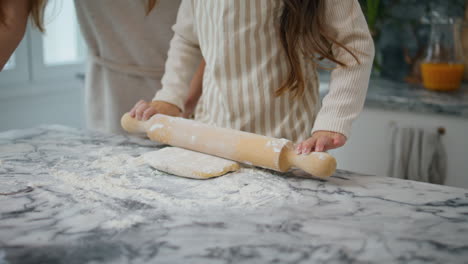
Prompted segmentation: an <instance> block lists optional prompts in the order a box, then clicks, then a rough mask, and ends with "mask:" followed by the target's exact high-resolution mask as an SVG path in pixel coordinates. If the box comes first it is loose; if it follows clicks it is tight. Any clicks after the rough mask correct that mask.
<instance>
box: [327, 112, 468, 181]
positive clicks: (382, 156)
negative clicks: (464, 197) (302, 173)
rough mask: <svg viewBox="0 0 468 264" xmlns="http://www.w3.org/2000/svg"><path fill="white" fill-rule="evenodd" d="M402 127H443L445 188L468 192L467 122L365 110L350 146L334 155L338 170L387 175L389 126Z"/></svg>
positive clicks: (428, 115) (336, 151) (348, 143)
mask: <svg viewBox="0 0 468 264" xmlns="http://www.w3.org/2000/svg"><path fill="white" fill-rule="evenodd" d="M391 122H395V123H397V124H399V125H403V126H414V127H426V128H434V130H436V129H437V128H438V127H443V128H444V129H445V134H444V135H443V136H442V142H443V144H444V146H445V149H446V152H447V178H446V181H445V184H446V185H449V186H455V187H462V188H468V137H467V136H468V119H465V118H458V117H450V116H445V115H437V114H419V113H409V112H404V111H389V110H381V109H377V108H370V107H366V108H365V109H364V110H363V112H362V114H361V115H360V116H359V118H358V119H357V120H356V122H355V123H354V124H353V129H352V135H351V138H350V140H349V141H348V142H347V144H346V145H345V146H344V147H343V148H341V149H338V150H335V151H332V152H331V153H332V154H333V155H334V156H335V157H336V158H337V160H338V167H339V168H341V169H347V170H351V171H357V172H362V173H366V174H372V175H383V176H386V175H387V169H388V163H389V160H390V138H389V137H390V133H389V127H390V123H391Z"/></svg>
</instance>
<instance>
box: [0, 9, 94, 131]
mask: <svg viewBox="0 0 468 264" xmlns="http://www.w3.org/2000/svg"><path fill="white" fill-rule="evenodd" d="M45 24H46V32H45V33H44V34H42V33H40V32H39V31H38V30H37V29H35V28H34V27H33V26H31V25H28V29H27V32H26V34H25V37H24V39H23V41H22V42H21V44H20V45H19V47H18V48H17V50H16V51H15V53H14V54H13V56H12V57H11V58H10V60H9V61H8V63H7V65H6V67H5V69H4V70H3V71H2V72H0V131H4V130H8V129H17V128H28V127H32V126H37V125H41V124H63V125H68V126H73V127H83V126H84V115H83V111H84V103H83V84H84V82H83V81H84V69H85V60H86V47H85V43H84V41H83V39H82V37H81V34H80V30H79V25H78V23H77V20H76V14H75V7H74V4H73V1H72V0H50V1H49V4H48V5H47V7H46V12H45Z"/></svg>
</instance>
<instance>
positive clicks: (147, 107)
mask: <svg viewBox="0 0 468 264" xmlns="http://www.w3.org/2000/svg"><path fill="white" fill-rule="evenodd" d="M155 114H163V115H169V116H180V115H181V111H180V109H179V108H178V107H177V106H175V105H173V104H170V103H167V102H163V101H153V102H149V103H148V102H146V101H144V100H140V101H138V102H137V103H136V104H135V106H134V107H133V108H132V110H130V116H131V117H133V118H136V119H138V120H148V119H149V118H150V117H152V116H153V115H155Z"/></svg>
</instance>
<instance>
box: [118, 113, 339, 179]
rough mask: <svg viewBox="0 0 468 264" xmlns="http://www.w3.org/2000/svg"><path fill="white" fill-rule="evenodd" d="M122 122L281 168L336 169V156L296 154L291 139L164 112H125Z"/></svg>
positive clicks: (318, 173)
mask: <svg viewBox="0 0 468 264" xmlns="http://www.w3.org/2000/svg"><path fill="white" fill-rule="evenodd" d="M121 124H122V127H123V128H124V129H125V130H126V131H127V132H129V133H146V134H147V135H148V137H149V138H150V139H151V140H153V141H157V142H160V143H164V144H168V145H172V146H176V147H180V148H185V149H189V150H193V151H198V152H202V153H206V154H210V155H214V156H218V157H222V158H225V159H230V160H234V161H238V162H241V163H245V164H249V165H255V166H259V167H263V168H267V169H272V170H276V171H280V172H285V171H288V170H289V169H291V168H292V167H296V168H300V169H302V170H304V171H305V172H307V173H310V174H312V175H313V176H315V177H320V178H325V177H328V176H331V175H332V174H333V173H334V172H335V169H336V160H335V158H334V157H333V156H331V155H329V154H328V153H324V152H314V153H311V154H310V155H297V154H296V152H295V150H294V147H293V144H292V142H291V141H289V140H286V139H276V138H270V137H265V136H260V135H257V134H252V133H247V132H242V131H237V130H233V129H226V128H219V127H214V126H209V125H206V124H203V123H200V122H196V121H193V120H188V119H184V118H180V117H170V116H166V115H161V114H157V115H154V116H153V117H152V118H151V119H149V120H148V121H139V120H137V119H134V118H132V117H131V116H130V114H128V113H127V114H125V115H123V116H122V120H121Z"/></svg>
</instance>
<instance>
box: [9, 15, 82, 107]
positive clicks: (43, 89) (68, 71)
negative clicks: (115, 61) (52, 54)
mask: <svg viewBox="0 0 468 264" xmlns="http://www.w3.org/2000/svg"><path fill="white" fill-rule="evenodd" d="M46 28H47V25H46ZM77 33H78V34H80V31H79V30H78V31H77ZM79 39H80V47H83V48H84V49H83V53H84V56H83V57H84V58H83V60H82V61H78V62H76V63H69V64H59V65H51V66H48V65H46V64H45V63H44V60H43V59H44V54H43V35H42V33H41V32H40V31H39V30H38V29H36V27H35V26H33V25H32V23H30V22H29V23H28V25H27V28H26V31H25V35H24V37H23V39H22V40H21V42H20V44H19V45H18V47H17V49H16V50H15V52H14V54H15V66H14V67H13V68H11V69H8V70H3V71H1V72H0V99H6V98H10V97H16V96H33V95H34V96H37V95H41V94H45V93H50V92H54V91H66V90H69V89H77V88H78V89H83V86H84V85H83V78H82V76H83V75H84V72H85V64H86V53H87V51H86V49H85V45H84V44H82V43H84V40H83V38H82V37H81V36H80V37H79Z"/></svg>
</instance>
